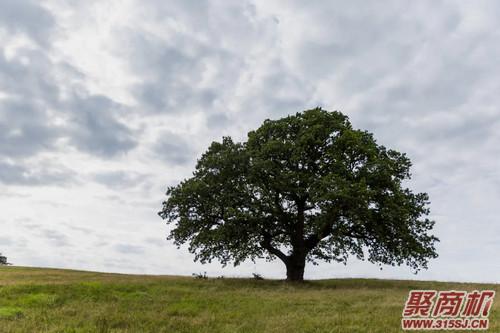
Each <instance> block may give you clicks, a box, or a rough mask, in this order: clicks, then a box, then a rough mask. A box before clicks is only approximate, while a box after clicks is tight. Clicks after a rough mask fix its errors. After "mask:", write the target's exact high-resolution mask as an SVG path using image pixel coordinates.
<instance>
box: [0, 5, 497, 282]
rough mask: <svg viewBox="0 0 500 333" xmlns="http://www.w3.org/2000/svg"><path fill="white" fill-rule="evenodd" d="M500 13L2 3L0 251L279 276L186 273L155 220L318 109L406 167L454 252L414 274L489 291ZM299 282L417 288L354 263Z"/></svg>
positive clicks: (277, 268) (82, 263)
mask: <svg viewBox="0 0 500 333" xmlns="http://www.w3.org/2000/svg"><path fill="white" fill-rule="evenodd" d="M499 11H500V6H498V5H497V4H496V3H495V2H493V1H479V2H473V3H456V2H449V1H442V2H435V1H423V2H422V1H421V2H409V1H408V2H401V1H388V2H384V3H383V4H382V3H380V2H379V1H368V2H366V1H363V2H349V3H345V2H340V1H333V2H326V1H325V2H315V3H314V4H312V3H307V4H305V3H304V2H301V1H294V2H291V1H287V2H281V1H275V2H269V1H260V0H258V1H255V2H251V1H248V2H229V1H226V2H217V3H215V2H208V1H148V2H144V1H137V0H135V1H134V0H127V1H115V0H106V1H67V0H51V1H46V2H44V3H43V6H42V5H39V4H38V3H37V2H34V1H21V2H19V1H7V2H5V3H3V4H2V11H1V13H0V42H2V46H1V47H2V49H1V52H0V190H1V191H2V193H6V195H5V196H3V197H2V201H1V202H0V209H2V211H3V212H4V214H3V216H4V217H3V218H4V221H2V223H4V224H5V225H6V226H7V229H6V230H7V233H6V234H5V235H2V238H0V245H1V246H2V248H1V249H0V250H1V252H2V253H4V254H5V255H7V256H8V257H9V260H10V261H11V262H14V263H15V264H20V265H38V266H58V267H73V268H86V269H97V270H102V271H121V272H149V273H170V274H190V273H192V272H197V271H205V270H206V271H207V272H209V273H210V274H212V275H220V274H232V275H244V274H247V275H248V274H250V273H251V272H253V271H254V270H258V271H259V272H261V273H263V274H264V276H273V277H279V276H282V274H283V267H281V266H282V265H281V263H279V262H276V263H272V264H269V263H261V262H259V263H258V264H257V265H256V266H254V265H253V264H251V263H246V264H244V265H243V267H240V268H237V269H231V268H226V269H221V268H220V266H218V265H216V264H212V265H209V266H208V267H207V268H204V267H202V266H200V265H199V264H195V263H191V260H192V256H191V255H189V254H188V253H187V251H186V250H185V249H182V250H177V249H176V248H175V247H174V246H173V245H172V244H171V243H169V242H167V241H166V240H165V239H164V237H165V235H166V234H167V227H166V226H165V225H164V224H163V222H162V221H161V220H160V219H159V218H158V216H157V215H156V212H157V211H158V210H159V209H160V207H161V206H160V203H161V201H162V200H163V192H164V191H165V189H166V187H167V186H168V185H173V184H175V183H176V182H178V181H179V180H181V179H183V178H184V177H188V176H189V175H190V174H191V171H192V169H193V167H194V164H195V161H196V158H197V157H198V156H199V154H201V153H202V152H203V151H204V150H205V149H206V148H207V147H208V145H209V144H210V142H211V141H212V140H216V139H220V138H221V136H223V135H231V136H233V137H234V138H235V139H236V140H242V139H244V138H245V137H246V133H247V132H248V131H249V130H251V129H254V128H256V127H257V126H258V125H259V124H260V123H261V122H262V121H263V120H264V119H265V118H277V117H281V116H284V115H286V114H290V113H295V112H297V111H301V110H303V109H306V108H310V107H315V106H317V105H322V106H323V107H325V108H327V109H331V110H341V111H343V112H345V113H347V114H348V115H349V116H350V117H351V120H352V122H353V124H354V125H355V126H356V127H360V128H363V129H368V130H370V131H373V132H374V134H375V137H376V138H377V139H378V140H379V142H381V143H382V144H384V145H386V146H389V147H392V148H396V149H399V150H402V151H405V152H407V153H408V154H409V156H410V158H411V159H412V161H413V163H414V168H413V174H414V181H413V182H412V183H411V184H412V186H413V187H414V188H415V189H417V190H418V191H426V192H429V194H430V198H431V201H432V205H431V210H432V213H433V216H434V217H435V219H436V220H437V224H436V233H437V235H438V236H439V237H440V238H441V240H442V241H441V243H440V245H439V252H440V254H441V256H440V258H439V259H437V260H436V261H434V262H433V263H431V266H430V270H429V271H427V272H423V273H422V274H421V275H419V276H417V277H418V278H430V279H443V280H453V279H460V280H474V281H492V280H495V276H496V275H498V273H499V272H500V267H496V266H495V265H494V262H495V260H494V258H493V254H494V253H496V252H497V251H498V250H500V248H499V247H500V242H498V241H497V236H496V235H497V234H500V233H499V232H497V231H500V230H497V229H498V228H499V227H497V225H500V224H498V223H497V221H496V220H495V219H496V216H498V215H499V213H500V211H499V208H498V205H496V204H495V203H496V202H497V201H498V200H499V199H500V192H499V191H498V185H499V174H498V171H497V170H498V169H499V166H500V165H499V163H498V159H497V158H496V156H498V155H499V153H500V151H499V148H498V144H497V143H498V140H499V139H500V137H499V134H498V133H500V131H499V129H500V122H499V120H498V119H500V118H499V116H500V112H499V110H498V105H500V103H499V102H500V98H499V97H498V91H499V90H500V81H499V80H498V73H499V71H500V66H499V65H498V61H497V59H498V58H499V56H500V46H499V45H500V44H499V43H498V35H499V33H500V26H499V25H498V23H497V17H498V12H499ZM35 185H36V186H35ZM103 185H104V186H103ZM19 221H24V222H23V223H20V222H19ZM27 221H28V222H27ZM26 224H32V226H33V225H36V226H37V227H36V228H38V229H37V230H39V231H38V232H30V231H29V230H30V229H29V228H28V227H26ZM85 230H86V231H85ZM32 231H33V230H32ZM52 231H53V232H52ZM47 235H49V236H50V237H49V236H47ZM26 244H30V246H29V247H26V246H25V245H26ZM63 244H65V245H68V246H67V248H65V251H60V250H59V246H61V245H63ZM161 244H164V245H163V246H162V245H161ZM481 248H484V249H485V250H481ZM129 256H133V257H131V258H129ZM137 256H140V260H135V259H136V257H137ZM307 276H308V277H329V276H375V277H397V278H408V277H414V276H412V275H411V273H410V270H409V269H406V268H398V269H393V268H387V269H385V270H383V271H379V270H378V268H377V267H376V266H373V265H369V264H366V263H360V262H355V261H354V262H352V263H351V264H349V265H348V266H347V267H343V266H339V265H322V266H319V267H312V266H311V267H308V271H307Z"/></svg>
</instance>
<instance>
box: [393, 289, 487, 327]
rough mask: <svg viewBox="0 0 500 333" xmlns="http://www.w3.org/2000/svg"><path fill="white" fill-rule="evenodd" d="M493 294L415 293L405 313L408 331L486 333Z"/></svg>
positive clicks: (434, 291) (420, 291)
mask: <svg viewBox="0 0 500 333" xmlns="http://www.w3.org/2000/svg"><path fill="white" fill-rule="evenodd" d="M494 297H495V291H494V290H483V291H477V290H475V291H472V292H469V293H468V292H466V291H455V290H449V291H439V292H438V291H436V290H412V291H410V294H409V295H408V299H407V300H406V304H405V307H404V309H403V319H402V320H401V327H402V328H403V329H405V330H439V329H445V330H486V329H488V326H489V319H488V316H489V313H490V310H491V307H492V305H493V299H494Z"/></svg>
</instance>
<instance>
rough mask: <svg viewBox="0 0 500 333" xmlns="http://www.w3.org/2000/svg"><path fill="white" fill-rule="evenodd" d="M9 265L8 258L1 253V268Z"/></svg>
mask: <svg viewBox="0 0 500 333" xmlns="http://www.w3.org/2000/svg"><path fill="white" fill-rule="evenodd" d="M8 264H9V263H8V262H7V257H4V256H3V255H2V254H1V253H0V266H2V265H8Z"/></svg>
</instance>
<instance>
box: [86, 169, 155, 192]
mask: <svg viewBox="0 0 500 333" xmlns="http://www.w3.org/2000/svg"><path fill="white" fill-rule="evenodd" d="M93 179H94V180H95V181H97V182H98V183H100V184H102V185H105V186H108V187H110V188H112V189H124V188H129V187H136V186H138V185H140V184H142V183H143V182H144V181H145V180H146V179H147V177H146V176H145V175H143V174H138V173H136V172H133V171H107V172H99V173H96V174H94V175H93Z"/></svg>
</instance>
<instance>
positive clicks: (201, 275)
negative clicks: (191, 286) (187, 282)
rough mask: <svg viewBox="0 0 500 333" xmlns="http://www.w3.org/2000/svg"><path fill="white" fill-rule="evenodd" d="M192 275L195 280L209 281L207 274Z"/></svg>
mask: <svg viewBox="0 0 500 333" xmlns="http://www.w3.org/2000/svg"><path fill="white" fill-rule="evenodd" d="M192 275H193V277H194V278H195V279H202V280H206V279H208V276H207V272H203V274H201V273H193V274H192Z"/></svg>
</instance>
